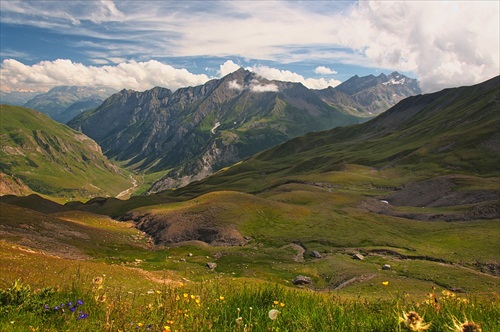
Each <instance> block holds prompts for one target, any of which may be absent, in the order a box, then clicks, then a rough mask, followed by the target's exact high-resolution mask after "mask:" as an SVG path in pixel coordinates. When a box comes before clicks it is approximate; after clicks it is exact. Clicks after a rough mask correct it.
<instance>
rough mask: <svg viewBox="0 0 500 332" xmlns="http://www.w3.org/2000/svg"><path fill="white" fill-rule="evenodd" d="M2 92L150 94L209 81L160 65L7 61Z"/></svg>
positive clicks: (131, 62)
mask: <svg viewBox="0 0 500 332" xmlns="http://www.w3.org/2000/svg"><path fill="white" fill-rule="evenodd" d="M0 72H1V75H0V85H1V86H2V89H3V90H12V89H27V90H38V91H46V90H48V89H50V88H52V87H54V86H59V85H86V86H108V87H113V88H116V89H123V88H127V89H134V90H140V91H142V90H147V89H150V88H152V87H154V86H162V87H166V88H169V89H172V90H176V89H178V88H180V87H186V86H195V85H200V84H203V83H205V82H206V81H208V79H209V78H208V76H206V75H204V74H200V75H196V74H192V73H190V72H189V71H187V70H186V69H177V68H174V67H172V66H169V65H166V64H163V63H161V62H158V61H155V60H150V61H147V62H136V61H130V62H124V63H120V64H119V65H116V66H102V67H95V66H84V65H83V64H81V63H74V62H72V61H70V60H63V59H58V60H55V61H42V62H39V63H37V64H34V65H32V66H27V65H24V64H23V63H21V62H19V61H16V60H13V59H6V60H4V61H3V62H2V64H1V68H0Z"/></svg>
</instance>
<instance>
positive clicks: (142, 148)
mask: <svg viewBox="0 0 500 332" xmlns="http://www.w3.org/2000/svg"><path fill="white" fill-rule="evenodd" d="M419 92H420V89H419V87H418V83H417V82H416V80H414V79H410V78H408V77H405V76H403V75H400V74H398V73H392V74H391V75H388V76H386V75H384V74H381V75H380V76H378V77H374V76H367V77H362V78H360V77H357V76H355V77H353V78H351V79H349V80H348V81H346V82H344V83H343V84H341V85H339V86H337V87H336V88H328V89H324V90H310V89H307V88H306V87H304V86H303V85H302V84H300V83H290V82H280V81H269V80H266V79H264V78H262V77H259V76H258V75H256V74H254V73H252V72H249V71H246V70H244V69H242V68H240V69H239V70H237V71H236V72H234V73H232V74H230V75H228V76H226V77H223V78H222V79H219V80H212V81H209V82H207V83H206V84H204V85H202V86H197V87H189V88H184V89H179V90H177V91H175V92H172V91H170V90H168V89H164V88H159V87H157V88H154V89H151V90H148V91H145V92H136V91H130V90H122V91H121V92H119V93H117V94H115V95H113V96H112V97H110V98H108V99H107V100H106V101H105V102H104V103H103V104H102V105H101V106H99V107H98V108H97V109H95V110H92V111H88V112H86V113H83V114H81V115H79V116H77V117H76V118H75V119H73V120H72V121H70V122H69V123H68V125H69V126H70V127H72V128H74V129H77V130H81V131H82V132H83V133H85V134H86V135H88V136H89V137H91V138H92V139H94V140H95V141H96V142H97V143H98V144H99V145H100V146H101V147H102V148H103V151H104V153H105V155H106V156H107V157H108V158H111V159H113V160H117V161H120V162H122V163H124V165H125V167H127V168H128V169H132V170H135V171H142V172H146V173H150V174H152V173H156V174H164V176H163V177H162V178H161V179H159V180H158V181H156V182H155V183H154V184H153V186H152V187H151V188H150V189H149V190H148V193H153V192H158V191H162V190H166V189H170V188H177V187H182V186H184V185H186V184H188V183H190V182H192V181H194V180H200V179H203V178H205V177H206V176H208V175H210V174H212V173H214V172H216V171H218V170H220V169H222V168H224V167H226V166H230V165H232V164H234V163H236V162H238V161H241V160H243V159H245V158H248V157H250V156H251V155H253V154H255V153H257V152H260V151H263V150H265V149H268V148H270V147H272V146H275V145H277V144H279V143H282V142H284V141H286V140H288V139H290V138H292V137H297V136H300V135H303V134H306V133H308V132H312V131H320V130H326V129H331V128H334V127H336V126H343V125H348V124H353V123H359V122H363V121H366V120H367V119H369V118H370V117H371V116H373V115H374V114H379V113H381V112H382V111H384V110H386V109H387V108H388V107H389V106H392V105H394V104H396V103H397V102H399V101H400V100H401V99H403V98H405V97H407V96H410V95H415V94H418V93H419Z"/></svg>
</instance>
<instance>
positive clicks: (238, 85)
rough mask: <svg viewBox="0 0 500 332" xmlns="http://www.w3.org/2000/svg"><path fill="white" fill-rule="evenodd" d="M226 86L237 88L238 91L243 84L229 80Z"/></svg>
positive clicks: (241, 88)
mask: <svg viewBox="0 0 500 332" xmlns="http://www.w3.org/2000/svg"><path fill="white" fill-rule="evenodd" d="M228 86H229V89H233V90H238V91H241V90H243V86H242V85H241V84H239V83H238V82H237V81H236V80H234V81H230V82H229V84H228Z"/></svg>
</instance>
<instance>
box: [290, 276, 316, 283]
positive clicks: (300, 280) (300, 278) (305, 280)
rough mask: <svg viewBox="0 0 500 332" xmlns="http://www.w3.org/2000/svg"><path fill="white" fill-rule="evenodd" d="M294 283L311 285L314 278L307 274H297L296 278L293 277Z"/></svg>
mask: <svg viewBox="0 0 500 332" xmlns="http://www.w3.org/2000/svg"><path fill="white" fill-rule="evenodd" d="M293 284H294V285H310V284H312V280H311V278H309V277H306V276H296V277H295V279H293Z"/></svg>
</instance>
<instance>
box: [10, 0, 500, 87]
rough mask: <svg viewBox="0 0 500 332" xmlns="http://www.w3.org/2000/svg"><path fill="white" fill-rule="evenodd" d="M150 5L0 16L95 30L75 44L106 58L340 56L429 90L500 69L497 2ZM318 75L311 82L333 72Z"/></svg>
mask: <svg viewBox="0 0 500 332" xmlns="http://www.w3.org/2000/svg"><path fill="white" fill-rule="evenodd" d="M147 4H148V5H147V6H145V5H144V2H141V1H115V2H112V1H56V2H54V1H3V2H2V11H1V12H0V15H1V20H2V23H5V24H23V25H30V26H36V27H42V28H44V29H48V30H50V31H52V32H54V33H57V34H69V35H73V36H76V37H77V38H75V40H83V41H84V40H86V41H87V42H88V40H89V39H90V38H92V40H93V42H92V43H93V45H92V47H88V45H87V46H85V45H84V44H85V43H86V42H82V43H81V45H80V47H77V49H78V50H80V51H81V53H84V54H87V55H89V54H90V52H100V53H104V54H102V55H100V56H95V55H91V57H92V58H102V59H108V60H109V59H111V58H112V57H116V58H124V57H127V58H131V57H134V58H136V59H145V58H144V57H148V58H146V59H150V58H151V57H153V56H154V57H184V56H185V57H196V56H203V57H229V56H240V57H242V58H246V59H258V60H267V61H275V62H279V63H280V64H284V63H288V64H290V65H291V66H292V65H293V64H294V63H295V62H300V61H304V60H307V61H317V62H318V63H322V64H324V65H329V66H334V65H333V64H335V63H336V62H340V63H343V64H350V65H358V66H364V67H375V68H380V69H388V70H400V71H408V72H413V73H415V74H416V75H417V76H418V78H419V79H420V81H421V85H422V87H423V88H424V89H425V90H426V91H433V90H437V89H441V88H444V87H451V86H457V85H466V84H474V83H478V82H480V81H483V80H485V79H488V78H490V77H493V76H496V75H498V73H499V68H500V42H499V41H500V18H499V13H500V2H499V1H390V2H389V1H359V2H357V3H350V2H332V1H315V2H314V5H310V2H309V1H305V2H300V1H203V2H202V1H188V2H186V1H183V2H181V1H178V2H177V1H149V2H148V3H147ZM277 13H279V14H277ZM89 22H93V23H92V24H90V23H89ZM103 27H104V28H103ZM152 50H154V54H153V53H152ZM349 50H354V55H353V54H349ZM346 55H347V56H346ZM32 56H33V55H32ZM327 61H328V62H327ZM235 66H237V65H236V64H235V63H234V62H232V61H231V62H228V63H227V64H224V65H223V66H221V67H220V74H221V75H224V74H228V73H230V72H231V71H234V70H235V69H237V68H236V67H235ZM321 67H322V66H320V67H318V68H316V69H317V70H320V71H321V70H323V69H319V68H321ZM291 68H292V67H291ZM325 68H326V69H329V68H328V67H325ZM281 74H282V75H284V76H294V75H293V74H294V73H293V72H290V73H281ZM37 75H39V73H35V74H34V75H33V76H37ZM296 75H298V74H296ZM324 75H329V74H327V73H326V72H324ZM263 76H264V75H263ZM299 76H301V75H299ZM297 80H298V81H301V82H302V81H306V79H305V78H303V77H302V79H300V78H297V79H296V81H297ZM321 80H324V79H319V80H318V81H310V82H309V83H308V84H310V85H311V84H312V85H318V86H319V85H324V84H325V82H326V84H330V81H331V80H330V81H326V80H324V81H325V82H323V81H321ZM303 84H304V83H303ZM333 84H335V81H333Z"/></svg>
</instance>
